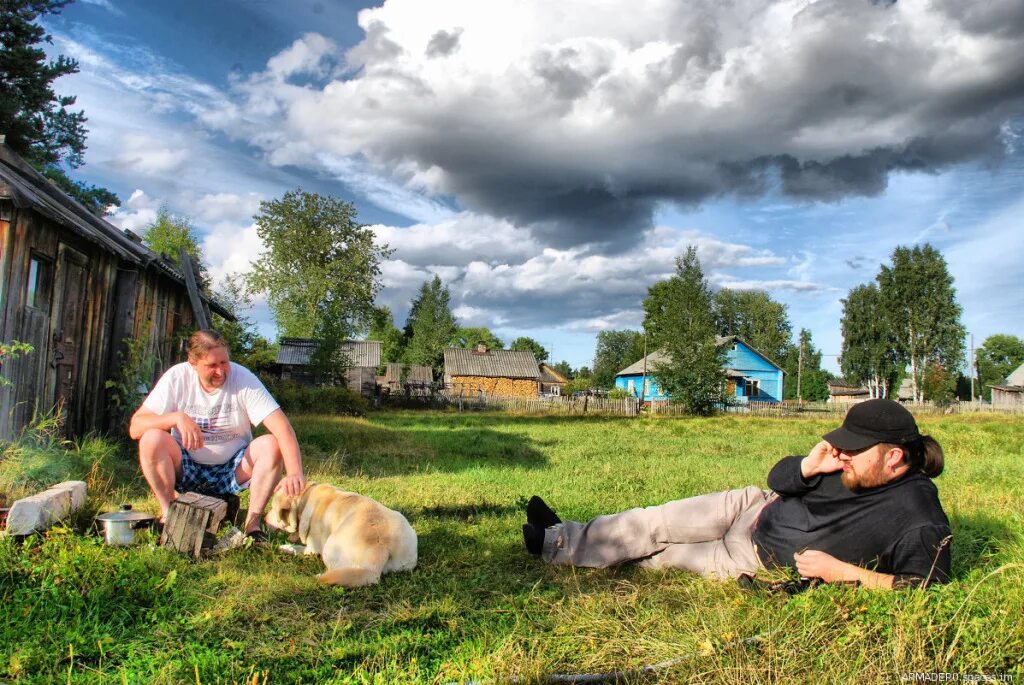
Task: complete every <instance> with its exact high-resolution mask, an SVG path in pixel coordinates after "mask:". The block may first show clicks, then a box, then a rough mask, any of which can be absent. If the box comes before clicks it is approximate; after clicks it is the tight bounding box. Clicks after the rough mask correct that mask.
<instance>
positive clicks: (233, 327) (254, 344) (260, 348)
mask: <svg viewBox="0 0 1024 685" xmlns="http://www.w3.org/2000/svg"><path fill="white" fill-rule="evenodd" d="M214 297H215V299H216V300H217V302H219V303H220V304H221V306H223V307H224V308H225V309H227V310H228V311H229V312H231V314H232V315H234V317H235V320H234V321H231V320H230V319H226V318H224V317H222V316H221V315H219V314H217V313H216V312H214V313H213V321H212V322H211V325H212V326H213V328H214V329H215V330H216V331H218V332H219V333H220V334H221V335H222V336H224V339H225V340H227V342H228V347H229V349H230V350H231V360H232V361H235V362H238V363H239V364H241V365H242V366H244V367H245V368H247V369H249V370H250V371H252V372H253V373H261V372H262V373H266V372H268V371H270V369H271V368H272V367H273V365H274V364H275V363H277V345H275V344H274V343H272V342H270V341H269V340H267V339H266V338H264V337H263V336H261V335H260V334H259V333H258V332H257V330H256V324H255V322H254V321H253V320H252V319H251V318H250V317H248V316H246V315H245V314H244V313H243V312H244V311H246V310H248V309H249V308H250V307H251V306H252V299H251V297H250V296H249V294H248V293H247V292H246V291H245V278H244V276H242V275H241V274H228V276H227V277H226V278H225V279H224V282H223V283H222V284H221V288H220V290H219V291H218V292H216V293H215V294H214Z"/></svg>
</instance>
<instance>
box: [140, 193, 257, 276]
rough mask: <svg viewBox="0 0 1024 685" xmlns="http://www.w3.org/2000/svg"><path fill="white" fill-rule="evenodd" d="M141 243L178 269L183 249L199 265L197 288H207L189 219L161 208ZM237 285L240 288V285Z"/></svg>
mask: <svg viewBox="0 0 1024 685" xmlns="http://www.w3.org/2000/svg"><path fill="white" fill-rule="evenodd" d="M142 241H143V242H144V243H145V244H146V247H148V248H149V249H151V250H153V252H156V253H157V254H165V255H167V257H168V258H169V259H170V260H171V261H172V262H174V263H175V264H177V265H178V267H179V268H180V267H181V252H180V250H181V248H185V254H187V255H188V256H190V257H192V258H193V259H194V260H195V262H196V263H197V264H198V265H199V273H198V274H196V276H197V280H198V282H199V286H200V287H201V288H208V287H209V285H210V274H209V271H208V270H207V267H206V263H205V261H204V256H203V248H201V247H200V246H199V236H198V235H197V233H196V230H195V227H194V226H193V224H192V220H191V219H190V218H188V217H187V216H183V215H180V214H172V213H171V212H170V210H168V209H167V207H161V208H160V209H159V210H157V213H156V219H155V220H154V221H153V223H151V224H149V225H148V226H147V227H146V228H145V229H144V230H143V234H142ZM237 285H238V287H241V284H240V283H239V284H237Z"/></svg>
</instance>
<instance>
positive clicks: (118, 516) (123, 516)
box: [96, 504, 156, 521]
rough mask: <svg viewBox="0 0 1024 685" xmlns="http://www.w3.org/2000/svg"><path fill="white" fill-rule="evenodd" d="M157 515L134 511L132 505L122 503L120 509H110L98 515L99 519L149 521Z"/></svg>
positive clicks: (97, 518)
mask: <svg viewBox="0 0 1024 685" xmlns="http://www.w3.org/2000/svg"><path fill="white" fill-rule="evenodd" d="M155 518H156V516H153V515H152V514H147V513H145V512H142V511H132V505H130V504H122V505H121V508H120V510H118V511H110V512H107V513H105V514H100V515H99V516H97V517H96V520H97V521H149V520H151V519H155Z"/></svg>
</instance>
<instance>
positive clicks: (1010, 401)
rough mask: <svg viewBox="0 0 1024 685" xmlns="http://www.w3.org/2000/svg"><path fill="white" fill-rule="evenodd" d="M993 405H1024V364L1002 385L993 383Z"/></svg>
mask: <svg viewBox="0 0 1024 685" xmlns="http://www.w3.org/2000/svg"><path fill="white" fill-rule="evenodd" d="M989 387H990V388H992V406H993V407H1021V406H1024V364H1021V365H1020V366H1018V367H1017V368H1016V370H1014V372H1013V373H1011V374H1010V375H1009V376H1007V377H1006V380H1005V381H1004V382H1003V383H1002V384H1001V385H991V386H989Z"/></svg>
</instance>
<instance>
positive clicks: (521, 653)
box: [0, 412, 1024, 683]
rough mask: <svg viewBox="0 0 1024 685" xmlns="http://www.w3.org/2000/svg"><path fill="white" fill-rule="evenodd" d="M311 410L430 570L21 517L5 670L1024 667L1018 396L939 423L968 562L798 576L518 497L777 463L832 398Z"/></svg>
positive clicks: (633, 501) (409, 672)
mask: <svg viewBox="0 0 1024 685" xmlns="http://www.w3.org/2000/svg"><path fill="white" fill-rule="evenodd" d="M293 423H294V425H295V427H296V430H297V432H298V435H299V439H300V443H301V444H302V447H303V453H304V456H305V459H306V469H307V475H308V476H309V477H310V478H311V479H315V480H321V481H329V482H333V483H336V484H338V485H341V486H343V487H346V488H349V489H352V490H356V491H358V492H361V493H364V494H367V495H370V496H372V497H375V498H376V499H378V500H380V501H381V502H383V503H385V504H386V505H388V506H390V507H392V508H395V509H398V510H400V511H402V512H404V513H405V514H406V515H407V516H408V517H409V519H410V521H411V522H412V524H413V527H414V528H415V529H416V531H417V533H418V534H419V539H420V562H419V566H418V568H417V569H416V570H415V571H414V572H412V573H411V574H398V575H389V576H385V577H384V579H383V580H382V581H381V583H380V584H379V585H377V586H374V587H371V588H364V589H354V590H345V589H339V588H328V587H322V586H320V585H318V584H317V583H316V581H315V580H314V575H315V574H316V573H318V572H319V571H320V568H321V567H320V562H319V560H318V559H310V558H295V557H291V556H287V555H283V554H279V553H277V552H275V551H273V550H270V549H258V548H255V549H242V550H237V551H234V552H232V553H230V554H228V555H226V556H224V557H221V558H218V559H215V560H207V561H202V562H198V563H190V562H188V561H187V560H185V559H184V558H182V557H179V556H177V555H175V554H172V553H170V552H167V551H165V550H163V549H159V548H153V547H151V546H149V545H142V546H138V547H135V548H131V549H113V548H107V547H103V546H102V545H101V544H100V543H99V539H98V538H96V537H94V536H92V537H90V536H88V535H83V534H82V532H75V530H72V529H59V530H56V531H53V532H51V533H50V534H49V535H47V536H46V537H44V538H30V539H29V540H27V541H25V542H24V543H23V544H17V543H15V542H13V541H10V540H3V541H0V602H2V606H3V609H2V611H0V681H5V680H11V681H18V682H20V681H26V682H29V681H37V682H51V681H58V680H59V681H72V682H112V681H120V682H129V683H135V682H139V683H149V682H157V683H160V682H182V681H189V682H197V681H198V682H202V683H214V682H239V683H240V682H265V681H266V682H272V683H282V682H283V683H291V682H295V683H308V682H338V683H348V682H354V683H362V682H370V683H397V682H401V683H404V682H424V683H446V682H452V681H465V680H472V679H487V678H498V679H501V678H505V677H508V676H520V677H524V678H526V679H527V680H530V679H542V678H543V676H545V675H547V674H551V673H585V672H588V673H592V672H603V671H610V670H614V669H631V668H638V667H642V666H645V665H648V664H654V663H658V662H662V661H665V660H669V659H676V658H678V657H681V656H684V655H689V658H688V659H686V660H683V661H679V662H678V663H676V665H674V666H673V667H671V668H668V669H665V670H663V671H660V672H659V674H658V675H657V676H656V678H655V680H656V681H660V682H721V683H733V682H737V681H741V680H742V681H745V682H753V683H767V682H777V681H782V682H807V681H824V682H836V681H849V680H853V679H854V678H857V679H861V680H866V681H867V682H876V681H883V680H884V681H892V682H896V681H899V678H900V674H901V673H906V672H935V671H941V672H955V673H962V674H978V673H988V674H1011V675H1012V676H1013V679H1014V682H1020V680H1021V678H1024V664H1022V662H1021V655H1022V654H1024V627H1022V621H1021V617H1020V614H1021V610H1022V608H1024V504H1022V503H1024V430H1022V429H1024V420H1022V419H1020V418H1009V417H998V416H997V417H992V416H984V417H981V416H969V417H949V418H928V419H925V420H923V421H922V422H921V423H922V428H923V430H924V431H925V432H930V433H932V434H933V435H934V436H935V437H936V438H938V440H939V441H940V442H941V443H942V444H943V445H944V447H945V448H946V453H947V471H946V473H945V474H944V475H942V476H941V477H940V478H939V479H938V480H937V481H936V482H937V485H938V487H939V490H940V493H941V497H942V501H943V503H944V505H945V508H946V512H947V514H948V515H949V517H950V519H951V522H952V524H953V529H954V535H955V540H954V546H953V572H954V582H953V583H951V584H950V585H948V586H943V587H935V588H933V589H931V590H927V591H904V592H897V593H888V594H887V593H881V592H869V591H866V590H860V589H850V588H843V587H821V588H817V589H814V590H811V591H808V592H806V593H804V594H802V595H798V596H796V597H792V598H789V597H786V596H780V595H758V594H749V593H746V592H744V591H742V590H740V589H739V588H738V587H737V586H736V585H735V584H734V583H731V582H715V581H708V580H703V579H700V578H697V577H695V576H693V575H690V574H687V573H685V572H651V571H644V570H640V569H637V568H635V567H630V566H626V567H621V568H617V569H611V570H584V569H565V568H552V567H548V566H545V565H543V564H541V563H539V562H538V561H536V560H535V559H534V558H533V557H530V556H529V555H527V554H526V553H525V551H524V550H523V548H522V542H521V535H520V530H519V529H520V524H521V523H522V521H523V514H522V506H523V503H524V502H525V498H527V497H528V496H529V495H531V494H534V493H537V494H541V495H543V496H544V497H545V499H546V500H547V501H549V502H550V503H551V504H552V505H553V506H555V507H556V509H557V510H558V511H559V513H560V514H562V515H563V516H566V517H570V518H576V519H587V518H589V517H591V516H594V515H597V514H601V513H607V512H610V511H616V510H619V509H623V508H627V507H631V506H638V505H649V504H657V503H660V502H663V501H666V500H669V499H673V498H679V497H684V496H688V495H694V494H701V493H704V492H709V491H713V490H719V489H726V488H733V487H739V486H744V485H749V484H756V485H763V484H764V482H765V477H766V474H767V472H768V469H769V468H770V467H771V466H772V464H774V462H775V461H776V460H777V459H778V458H779V457H781V456H783V455H786V454H801V453H805V452H806V451H807V450H808V449H809V448H810V446H811V445H812V444H813V443H814V442H815V441H816V440H817V436H819V435H820V434H822V433H823V432H825V431H826V430H828V429H830V428H832V427H833V425H832V423H831V422H830V421H821V420H805V419H798V420H778V419H752V418H745V417H719V418H710V419H697V418H694V419H639V420H635V419H620V418H606V419H599V418H559V419H554V418H538V417H517V416H507V415H497V414H456V413H440V412H433V413H422V412H394V413H380V414H371V415H370V416H369V417H368V418H366V419H355V418H330V417H322V416H299V417H293ZM105 473H106V472H105V471H102V470H97V471H96V472H94V473H93V476H92V479H93V481H94V482H95V483H96V487H94V488H93V492H94V495H93V498H92V500H91V502H90V513H91V512H94V511H96V510H98V509H103V508H109V507H112V506H114V505H116V504H117V503H118V502H119V501H120V500H121V499H125V498H127V499H129V500H133V501H134V502H135V503H136V505H137V507H140V508H146V507H148V508H149V509H150V510H153V508H154V507H155V503H154V502H153V500H151V499H149V498H148V497H147V493H146V491H145V489H144V485H143V484H142V482H141V480H139V479H138V477H133V479H132V480H131V481H130V482H127V483H126V482H124V481H123V478H122V479H120V480H119V479H111V478H110V476H109V475H104V474H105ZM115 488H116V489H115ZM87 524H88V520H87V519H86V518H85V517H79V520H78V521H77V522H75V527H76V528H77V530H78V531H84V530H85V529H86V527H87ZM281 541H283V540H281ZM752 636H758V637H757V639H756V640H754V641H744V640H745V639H746V638H750V637H752Z"/></svg>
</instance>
